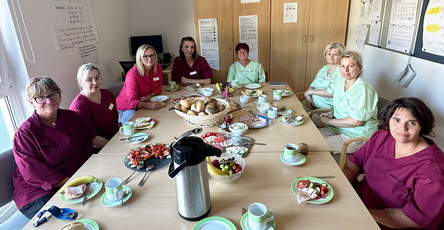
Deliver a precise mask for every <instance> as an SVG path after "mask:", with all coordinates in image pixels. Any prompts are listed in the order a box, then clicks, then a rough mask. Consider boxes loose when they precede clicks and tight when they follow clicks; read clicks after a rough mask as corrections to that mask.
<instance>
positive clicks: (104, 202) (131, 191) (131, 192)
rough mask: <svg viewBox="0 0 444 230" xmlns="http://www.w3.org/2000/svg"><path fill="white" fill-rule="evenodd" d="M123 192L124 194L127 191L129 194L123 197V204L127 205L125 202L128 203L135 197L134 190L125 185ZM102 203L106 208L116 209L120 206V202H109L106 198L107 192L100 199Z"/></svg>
mask: <svg viewBox="0 0 444 230" xmlns="http://www.w3.org/2000/svg"><path fill="white" fill-rule="evenodd" d="M123 191H124V192H125V191H126V192H127V193H128V194H127V195H125V196H124V197H123V203H125V202H127V201H128V200H129V198H130V197H131V195H133V190H131V188H130V187H128V186H126V185H124V186H123ZM100 202H101V203H102V205H103V206H106V207H115V206H119V204H120V201H116V202H110V201H109V200H108V198H107V197H106V192H104V193H103V195H102V197H101V198H100Z"/></svg>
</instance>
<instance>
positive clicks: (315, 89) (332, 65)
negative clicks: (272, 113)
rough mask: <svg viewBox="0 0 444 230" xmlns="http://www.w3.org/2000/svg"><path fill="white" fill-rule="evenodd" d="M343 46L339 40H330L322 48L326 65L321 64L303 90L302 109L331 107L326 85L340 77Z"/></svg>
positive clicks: (331, 100) (330, 98)
mask: <svg viewBox="0 0 444 230" xmlns="http://www.w3.org/2000/svg"><path fill="white" fill-rule="evenodd" d="M344 52H345V47H344V45H343V44H342V43H339V42H330V43H329V44H328V45H327V46H326V47H325V50H324V58H325V60H326V61H327V63H328V64H327V65H325V66H323V67H322V68H321V69H320V70H319V72H318V73H317V74H316V77H315V79H314V80H313V82H312V83H311V85H310V87H308V89H307V91H305V92H304V96H305V100H304V101H303V104H304V109H305V110H306V111H307V112H308V111H310V110H312V109H331V108H332V103H333V99H332V97H331V95H330V94H329V93H328V92H327V90H326V89H327V87H328V86H329V85H331V84H332V83H334V82H335V81H336V80H338V79H341V78H342V77H341V73H340V71H339V62H340V61H341V57H342V54H344Z"/></svg>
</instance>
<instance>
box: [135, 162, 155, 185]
mask: <svg viewBox="0 0 444 230" xmlns="http://www.w3.org/2000/svg"><path fill="white" fill-rule="evenodd" d="M152 168H154V165H153V164H150V165H148V166H146V172H145V174H144V175H143V177H142V180H140V182H139V184H138V186H139V187H142V186H143V184H144V183H145V177H146V175H148V173H149V172H150V170H151V169H152Z"/></svg>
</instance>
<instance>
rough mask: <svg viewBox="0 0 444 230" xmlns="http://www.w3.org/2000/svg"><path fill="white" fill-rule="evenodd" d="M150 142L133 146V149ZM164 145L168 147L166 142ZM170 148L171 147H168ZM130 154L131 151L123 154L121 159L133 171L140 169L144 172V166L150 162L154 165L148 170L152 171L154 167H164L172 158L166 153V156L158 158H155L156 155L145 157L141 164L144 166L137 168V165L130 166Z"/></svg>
mask: <svg viewBox="0 0 444 230" xmlns="http://www.w3.org/2000/svg"><path fill="white" fill-rule="evenodd" d="M151 144H154V143H151ZM151 144H147V145H142V146H140V147H138V148H135V149H140V148H141V147H149V146H150V145H151ZM163 145H164V146H165V147H167V148H169V145H167V144H163ZM170 150H171V149H170ZM130 154H131V151H130V152H129V153H128V154H127V155H126V156H125V159H124V160H123V163H124V164H125V166H126V167H127V168H129V169H131V170H134V171H142V172H145V171H146V170H145V168H146V166H148V165H150V164H153V165H154V168H152V169H151V170H150V171H153V170H156V169H159V168H162V167H164V166H165V165H168V164H169V163H170V162H171V160H172V158H171V155H167V157H164V158H162V159H160V158H157V157H151V158H150V159H147V160H144V161H143V165H144V167H143V168H137V167H135V166H134V167H133V166H132V163H131V161H130Z"/></svg>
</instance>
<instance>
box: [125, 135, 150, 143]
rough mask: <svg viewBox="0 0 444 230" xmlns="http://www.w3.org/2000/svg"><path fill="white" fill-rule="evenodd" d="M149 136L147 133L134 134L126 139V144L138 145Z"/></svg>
mask: <svg viewBox="0 0 444 230" xmlns="http://www.w3.org/2000/svg"><path fill="white" fill-rule="evenodd" d="M149 136H150V135H149V134H148V133H135V134H132V135H130V136H129V137H128V142H131V143H140V142H142V141H145V140H146V139H148V137H149Z"/></svg>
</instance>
